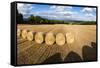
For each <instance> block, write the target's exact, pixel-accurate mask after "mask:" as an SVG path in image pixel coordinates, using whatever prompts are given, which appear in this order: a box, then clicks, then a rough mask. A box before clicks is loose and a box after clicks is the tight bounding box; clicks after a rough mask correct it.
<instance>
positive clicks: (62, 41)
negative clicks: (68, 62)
mask: <svg viewBox="0 0 100 68" xmlns="http://www.w3.org/2000/svg"><path fill="white" fill-rule="evenodd" d="M56 44H58V45H60V46H62V45H64V44H65V36H64V35H63V34H62V33H58V34H57V35H56Z"/></svg>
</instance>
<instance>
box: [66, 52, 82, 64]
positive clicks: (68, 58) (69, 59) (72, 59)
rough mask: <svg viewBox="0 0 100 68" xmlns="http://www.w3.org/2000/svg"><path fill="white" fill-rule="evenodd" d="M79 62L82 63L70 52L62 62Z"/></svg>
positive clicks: (77, 56)
mask: <svg viewBox="0 0 100 68" xmlns="http://www.w3.org/2000/svg"><path fill="white" fill-rule="evenodd" d="M79 61H82V59H81V57H80V56H79V55H78V54H77V53H75V52H73V51H72V52H70V53H69V54H68V55H67V56H66V58H65V59H64V62H79Z"/></svg>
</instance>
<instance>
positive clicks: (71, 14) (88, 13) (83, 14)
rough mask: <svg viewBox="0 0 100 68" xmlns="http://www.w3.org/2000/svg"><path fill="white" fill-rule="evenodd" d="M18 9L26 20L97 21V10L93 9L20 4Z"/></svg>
mask: <svg viewBox="0 0 100 68" xmlns="http://www.w3.org/2000/svg"><path fill="white" fill-rule="evenodd" d="M17 9H18V12H19V13H21V14H23V16H24V18H28V17H29V16H30V15H34V16H41V17H44V18H48V19H57V20H82V21H96V8H93V7H76V6H60V5H43V4H24V3H18V4H17Z"/></svg>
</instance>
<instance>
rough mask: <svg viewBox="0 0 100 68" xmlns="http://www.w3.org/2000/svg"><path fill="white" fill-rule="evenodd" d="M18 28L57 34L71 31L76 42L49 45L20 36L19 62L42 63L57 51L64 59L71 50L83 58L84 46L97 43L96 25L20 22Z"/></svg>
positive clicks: (18, 47)
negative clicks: (30, 23) (29, 23)
mask: <svg viewBox="0 0 100 68" xmlns="http://www.w3.org/2000/svg"><path fill="white" fill-rule="evenodd" d="M17 28H19V29H22V30H23V29H27V30H30V31H34V32H44V33H47V32H53V33H54V34H55V35H56V34H57V33H63V34H66V33H69V32H71V33H72V34H73V35H74V37H75V42H74V43H73V44H71V45H68V44H67V43H66V44H65V45H63V46H58V45H57V44H54V45H52V46H48V45H46V44H45V43H43V44H41V45H40V44H37V43H36V42H34V41H31V42H30V41H27V40H23V39H22V38H18V39H17V54H18V55H17V56H18V57H17V59H18V64H40V63H43V62H44V60H46V59H47V58H48V57H50V56H52V55H54V54H56V53H60V54H61V58H62V59H63V60H64V58H65V57H66V56H67V55H68V54H69V52H71V51H73V52H75V53H77V54H78V55H79V56H80V57H81V59H82V60H83V52H82V48H83V47H84V46H89V47H91V48H92V46H91V42H94V43H96V25H65V24H54V25H24V24H20V25H19V24H18V25H17ZM94 46H96V45H94ZM88 54H89V53H88ZM93 55H95V54H93ZM93 55H92V56H93ZM91 60H92V59H91ZM62 62H63V61H62Z"/></svg>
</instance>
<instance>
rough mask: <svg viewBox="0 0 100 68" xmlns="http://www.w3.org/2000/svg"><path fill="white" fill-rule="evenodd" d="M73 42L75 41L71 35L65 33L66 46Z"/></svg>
mask: <svg viewBox="0 0 100 68" xmlns="http://www.w3.org/2000/svg"><path fill="white" fill-rule="evenodd" d="M74 41H75V38H74V35H73V34H72V33H66V42H67V43H68V44H72V43H74Z"/></svg>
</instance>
